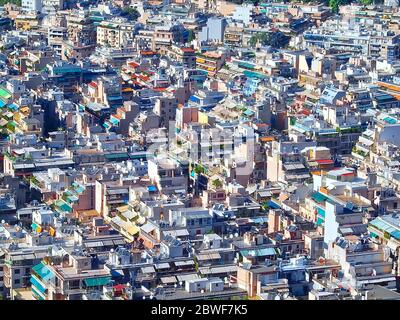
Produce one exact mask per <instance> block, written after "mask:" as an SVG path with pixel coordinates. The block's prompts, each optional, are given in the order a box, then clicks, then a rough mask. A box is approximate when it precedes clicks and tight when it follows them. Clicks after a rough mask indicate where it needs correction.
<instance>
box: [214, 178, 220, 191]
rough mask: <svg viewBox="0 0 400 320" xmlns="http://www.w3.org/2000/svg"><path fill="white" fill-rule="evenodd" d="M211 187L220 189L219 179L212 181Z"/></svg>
mask: <svg viewBox="0 0 400 320" xmlns="http://www.w3.org/2000/svg"><path fill="white" fill-rule="evenodd" d="M212 185H213V186H214V187H215V188H217V189H218V188H221V187H222V182H221V181H220V180H219V179H215V180H213V181H212Z"/></svg>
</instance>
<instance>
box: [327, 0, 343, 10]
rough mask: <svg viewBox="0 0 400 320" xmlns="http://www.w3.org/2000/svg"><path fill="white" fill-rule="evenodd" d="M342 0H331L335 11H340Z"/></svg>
mask: <svg viewBox="0 0 400 320" xmlns="http://www.w3.org/2000/svg"><path fill="white" fill-rule="evenodd" d="M340 4H341V3H340V0H329V7H330V8H331V9H332V11H333V12H334V13H338V12H339V5H340Z"/></svg>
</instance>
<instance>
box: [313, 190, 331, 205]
mask: <svg viewBox="0 0 400 320" xmlns="http://www.w3.org/2000/svg"><path fill="white" fill-rule="evenodd" d="M311 198H313V199H314V200H315V201H316V202H318V203H321V202H324V201H326V199H328V197H327V196H325V195H323V194H322V193H320V192H316V193H314V194H312V195H311Z"/></svg>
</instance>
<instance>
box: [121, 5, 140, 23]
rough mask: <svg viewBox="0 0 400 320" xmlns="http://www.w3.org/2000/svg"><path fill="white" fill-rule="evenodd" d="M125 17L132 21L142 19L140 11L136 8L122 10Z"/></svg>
mask: <svg viewBox="0 0 400 320" xmlns="http://www.w3.org/2000/svg"><path fill="white" fill-rule="evenodd" d="M121 15H122V16H123V17H126V18H128V19H129V20H131V21H136V20H137V19H139V17H140V13H139V11H137V10H136V8H131V7H125V8H123V9H122V14H121Z"/></svg>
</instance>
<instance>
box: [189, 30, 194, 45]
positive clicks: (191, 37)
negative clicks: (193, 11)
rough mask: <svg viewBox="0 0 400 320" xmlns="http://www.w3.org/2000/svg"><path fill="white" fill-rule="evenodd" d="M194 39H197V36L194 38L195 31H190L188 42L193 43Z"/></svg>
mask: <svg viewBox="0 0 400 320" xmlns="http://www.w3.org/2000/svg"><path fill="white" fill-rule="evenodd" d="M194 39H195V36H194V32H193V30H189V35H188V42H192V41H193V40H194Z"/></svg>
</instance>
